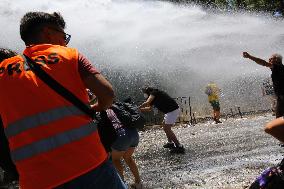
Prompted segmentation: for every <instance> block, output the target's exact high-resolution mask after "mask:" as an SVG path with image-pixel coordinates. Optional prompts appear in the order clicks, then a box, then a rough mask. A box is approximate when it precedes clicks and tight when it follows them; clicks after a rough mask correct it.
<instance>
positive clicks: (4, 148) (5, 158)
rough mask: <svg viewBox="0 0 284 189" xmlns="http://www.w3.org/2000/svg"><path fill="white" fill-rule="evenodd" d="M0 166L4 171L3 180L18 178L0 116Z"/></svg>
mask: <svg viewBox="0 0 284 189" xmlns="http://www.w3.org/2000/svg"><path fill="white" fill-rule="evenodd" d="M0 121H1V123H0V167H1V168H2V169H3V170H4V171H5V173H4V181H6V182H11V181H14V180H19V174H18V171H17V169H16V166H15V164H14V163H13V161H12V159H11V155H10V149H9V143H8V140H7V137H6V135H5V133H4V127H3V123H2V120H1V118H0Z"/></svg>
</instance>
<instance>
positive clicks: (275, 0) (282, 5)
mask: <svg viewBox="0 0 284 189" xmlns="http://www.w3.org/2000/svg"><path fill="white" fill-rule="evenodd" d="M170 1H172V2H178V3H184V2H187V3H192V2H193V3H198V4H202V5H205V6H210V7H217V8H219V9H236V10H237V9H244V10H248V11H266V12H274V11H280V12H282V13H284V0H170Z"/></svg>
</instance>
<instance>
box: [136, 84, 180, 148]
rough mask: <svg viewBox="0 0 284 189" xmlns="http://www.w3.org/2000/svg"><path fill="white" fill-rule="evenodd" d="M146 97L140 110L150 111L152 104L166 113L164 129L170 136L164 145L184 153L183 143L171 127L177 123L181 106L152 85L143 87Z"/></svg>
mask: <svg viewBox="0 0 284 189" xmlns="http://www.w3.org/2000/svg"><path fill="white" fill-rule="evenodd" d="M142 92H143V93H144V97H145V98H146V99H147V100H146V101H145V102H144V103H142V104H141V105H140V110H141V111H142V112H143V111H150V110H151V109H152V106H155V107H156V108H157V109H158V110H159V111H161V112H163V113H164V114H165V116H164V121H163V129H164V131H165V133H166V136H167V138H168V143H166V144H165V145H164V146H163V147H164V148H169V149H170V152H171V153H184V152H185V149H184V147H183V145H181V144H180V142H179V141H178V139H177V137H176V135H175V133H174V132H173V131H172V129H171V127H172V126H173V125H174V124H175V122H176V119H177V117H178V115H179V112H180V110H179V106H178V104H177V103H176V101H175V100H174V99H172V98H171V97H170V96H169V95H168V94H167V93H166V92H164V91H161V90H159V89H155V88H152V87H144V88H142Z"/></svg>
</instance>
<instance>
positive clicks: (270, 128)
mask: <svg viewBox="0 0 284 189" xmlns="http://www.w3.org/2000/svg"><path fill="white" fill-rule="evenodd" d="M283 128H284V124H279V123H278V122H276V120H274V121H271V122H269V123H267V124H266V125H265V127H264V132H266V133H268V134H271V133H274V132H279V131H280V130H283Z"/></svg>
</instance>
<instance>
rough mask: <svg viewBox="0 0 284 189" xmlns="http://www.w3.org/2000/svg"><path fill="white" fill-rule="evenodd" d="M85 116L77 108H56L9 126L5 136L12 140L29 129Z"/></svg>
mask: <svg viewBox="0 0 284 189" xmlns="http://www.w3.org/2000/svg"><path fill="white" fill-rule="evenodd" d="M83 114H84V113H83V112H82V111H81V110H79V109H78V108H77V107H75V106H64V107H60V108H55V109H52V110H49V111H47V112H41V113H38V114H36V115H32V116H28V117H25V118H23V119H20V120H18V121H15V122H13V123H11V124H9V125H8V127H7V128H5V134H6V136H7V137H8V138H10V137H13V136H16V135H18V134H20V133H22V132H24V131H26V130H28V129H32V128H35V127H38V126H42V125H45V124H49V123H50V122H52V121H56V120H58V119H61V118H64V117H67V116H73V115H83Z"/></svg>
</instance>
